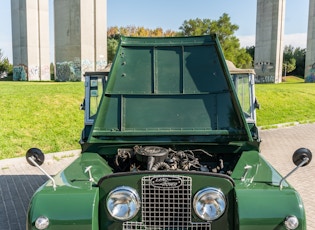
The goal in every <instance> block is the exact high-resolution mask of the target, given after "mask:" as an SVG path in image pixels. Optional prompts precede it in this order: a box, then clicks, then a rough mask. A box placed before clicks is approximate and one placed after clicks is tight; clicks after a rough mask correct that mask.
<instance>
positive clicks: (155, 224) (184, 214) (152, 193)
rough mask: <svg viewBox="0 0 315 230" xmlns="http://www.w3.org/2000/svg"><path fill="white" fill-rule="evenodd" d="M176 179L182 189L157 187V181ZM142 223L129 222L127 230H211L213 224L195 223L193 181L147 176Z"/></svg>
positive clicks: (143, 196) (143, 190)
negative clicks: (192, 196)
mask: <svg viewBox="0 0 315 230" xmlns="http://www.w3.org/2000/svg"><path fill="white" fill-rule="evenodd" d="M163 177H165V178H176V180H180V181H181V183H180V184H179V185H178V186H165V187H163V186H153V185H152V183H151V181H152V179H153V178H163ZM141 184H142V199H141V202H142V203H141V205H142V222H141V223H139V222H126V223H124V224H123V229H134V230H138V229H148V230H155V229H169V230H171V229H172V230H175V229H178V230H179V229H181V230H183V229H187V230H194V229H198V230H206V229H211V225H210V223H205V222H202V223H192V222H191V209H192V207H191V193H192V192H191V190H192V181H191V178H190V177H186V176H176V177H175V176H146V177H143V178H142V182H141Z"/></svg>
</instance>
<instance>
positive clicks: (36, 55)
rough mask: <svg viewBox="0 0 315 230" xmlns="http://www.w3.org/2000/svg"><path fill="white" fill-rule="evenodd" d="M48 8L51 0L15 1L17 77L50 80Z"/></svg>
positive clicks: (15, 65) (12, 12)
mask: <svg viewBox="0 0 315 230" xmlns="http://www.w3.org/2000/svg"><path fill="white" fill-rule="evenodd" d="M48 8H49V7H48V0H41V1H38V0H11V15H12V16H11V18H12V46H13V79H14V80H29V81H48V80H50V60H49V59H50V58H49V10H48Z"/></svg>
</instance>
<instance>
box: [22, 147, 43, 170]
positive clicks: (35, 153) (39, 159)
mask: <svg viewBox="0 0 315 230" xmlns="http://www.w3.org/2000/svg"><path fill="white" fill-rule="evenodd" d="M29 157H31V158H32V159H33V160H34V161H35V162H36V163H37V164H38V165H42V164H43V163H44V161H45V155H44V153H43V152H42V151H41V150H40V149H38V148H30V149H29V150H28V151H27V152H26V161H27V163H29V164H30V165H32V166H36V165H34V164H33V162H31V161H30V160H29V159H28V158H29Z"/></svg>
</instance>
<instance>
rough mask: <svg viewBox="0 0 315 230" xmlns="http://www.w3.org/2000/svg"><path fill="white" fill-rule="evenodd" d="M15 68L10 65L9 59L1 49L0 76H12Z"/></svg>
mask: <svg viewBox="0 0 315 230" xmlns="http://www.w3.org/2000/svg"><path fill="white" fill-rule="evenodd" d="M12 71H13V66H12V64H10V62H9V59H8V58H7V57H4V55H3V52H2V50H1V49H0V74H1V73H3V72H6V73H8V74H12Z"/></svg>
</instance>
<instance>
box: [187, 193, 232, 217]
mask: <svg viewBox="0 0 315 230" xmlns="http://www.w3.org/2000/svg"><path fill="white" fill-rule="evenodd" d="M226 206H227V202H226V197H225V195H224V193H223V192H222V191H221V190H220V189H218V188H214V187H206V188H204V189H201V190H200V191H198V192H197V193H196V194H195V196H194V199H193V208H194V211H195V214H196V215H197V216H198V217H199V218H200V219H202V220H204V221H214V220H217V219H219V218H220V217H221V216H222V215H223V214H224V213H225V210H226ZM213 213H214V215H213Z"/></svg>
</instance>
